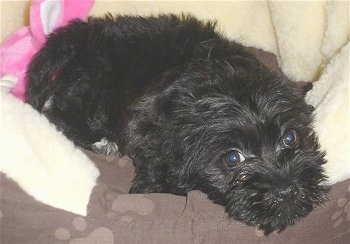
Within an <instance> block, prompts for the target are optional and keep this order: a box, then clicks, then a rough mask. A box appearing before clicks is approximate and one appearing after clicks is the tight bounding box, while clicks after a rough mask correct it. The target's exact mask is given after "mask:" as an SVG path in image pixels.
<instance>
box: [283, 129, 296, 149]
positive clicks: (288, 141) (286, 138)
mask: <svg viewBox="0 0 350 244" xmlns="http://www.w3.org/2000/svg"><path fill="white" fill-rule="evenodd" d="M282 142H283V145H284V146H285V147H288V148H295V147H297V146H299V136H298V134H297V133H296V132H295V131H294V130H290V131H287V132H286V133H284V135H283V138H282Z"/></svg>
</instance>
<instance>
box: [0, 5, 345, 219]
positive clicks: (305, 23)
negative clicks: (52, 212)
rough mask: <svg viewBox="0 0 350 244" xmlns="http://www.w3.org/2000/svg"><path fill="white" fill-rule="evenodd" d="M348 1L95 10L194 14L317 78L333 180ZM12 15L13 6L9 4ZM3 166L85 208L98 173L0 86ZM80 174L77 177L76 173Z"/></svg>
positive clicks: (43, 194) (299, 75) (319, 116)
mask: <svg viewBox="0 0 350 244" xmlns="http://www.w3.org/2000/svg"><path fill="white" fill-rule="evenodd" d="M348 8H349V3H348V2H326V1H317V2H274V1H271V2H270V1H269V2H267V1H258V2H256V1H254V2H242V1H239V2H229V1H227V2H203V1H194V2H190V1H189V2H161V1H156V2H132V1H131V2H125V1H122V2H121V1H109V2H108V4H107V3H106V1H105V0H97V1H96V3H95V5H94V8H93V11H92V14H96V15H103V14H104V13H105V12H107V11H112V10H115V11H114V12H116V13H117V12H118V13H122V14H130V13H132V14H150V13H159V12H166V13H169V12H173V13H174V12H175V13H180V12H183V11H186V12H192V13H194V14H195V15H197V16H198V17H200V18H205V19H208V18H209V19H218V22H219V26H220V28H221V30H222V31H223V32H225V33H226V34H228V36H229V37H232V38H235V39H237V40H239V41H241V42H242V43H243V44H245V45H249V46H254V47H257V48H261V49H264V50H266V51H270V52H273V53H275V54H276V56H277V58H278V61H279V64H280V65H281V67H282V69H283V71H284V72H286V73H287V74H288V75H290V76H291V77H293V78H294V79H298V80H304V81H314V85H315V86H314V88H313V90H312V91H311V92H309V93H308V96H307V99H308V101H309V103H310V104H312V105H314V106H315V107H316V129H317V131H318V133H319V135H320V141H321V145H322V147H323V148H324V149H325V150H326V151H327V159H328V164H327V165H326V170H327V173H328V174H329V175H330V182H331V183H335V182H337V181H340V180H343V179H345V178H348V177H350V162H349V160H350V159H349V158H350V157H349V152H350V149H349V126H348V125H349V122H350V121H349V44H347V43H348V42H349V30H350V28H349V27H350V26H349V13H348V12H347V10H348ZM12 11H13V12H14V13H15V12H16V9H13V10H12ZM1 95H2V98H1V100H2V104H1V108H2V110H1V113H2V118H3V120H2V123H1V137H2V141H1V143H2V144H1V149H2V152H1V158H0V160H1V161H0V170H1V171H3V172H5V173H6V174H7V175H8V176H9V177H11V178H12V179H14V180H15V181H17V182H18V183H19V185H20V186H21V187H22V188H23V189H24V190H25V191H26V192H27V193H29V194H30V195H32V196H34V197H35V198H36V199H38V200H40V201H43V202H44V203H46V204H49V205H52V206H55V207H57V208H62V209H65V210H69V211H73V212H76V213H80V214H85V213H86V205H87V203H88V200H89V195H90V193H91V189H92V187H93V186H94V185H95V183H96V178H97V176H98V171H97V170H96V168H95V167H94V165H93V164H92V163H91V162H90V161H89V160H88V158H87V157H86V156H85V155H84V154H83V153H81V152H80V151H79V150H78V149H75V148H74V146H73V144H72V143H71V142H69V141H68V140H67V139H66V138H65V137H64V136H62V135H61V134H59V133H58V132H57V131H56V130H55V128H54V127H53V125H50V124H49V123H48V121H47V120H46V119H45V118H44V117H43V116H40V115H39V114H38V113H37V112H36V111H34V110H33V109H31V108H30V107H29V106H28V105H24V104H22V103H21V102H19V101H17V100H16V99H14V98H13V97H11V96H10V95H8V94H7V92H4V91H2V93H1ZM76 175H79V177H76Z"/></svg>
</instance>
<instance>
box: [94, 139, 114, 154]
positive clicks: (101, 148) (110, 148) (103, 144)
mask: <svg viewBox="0 0 350 244" xmlns="http://www.w3.org/2000/svg"><path fill="white" fill-rule="evenodd" d="M91 148H92V150H93V151H94V152H95V153H103V154H106V155H116V156H120V152H119V149H118V145H117V143H115V142H110V141H108V139H107V138H105V137H104V138H102V139H101V141H99V142H95V143H94V144H92V146H91Z"/></svg>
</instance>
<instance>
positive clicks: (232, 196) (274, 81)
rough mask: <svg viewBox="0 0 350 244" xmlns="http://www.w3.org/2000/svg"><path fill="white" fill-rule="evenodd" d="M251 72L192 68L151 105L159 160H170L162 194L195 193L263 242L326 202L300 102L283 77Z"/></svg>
mask: <svg viewBox="0 0 350 244" xmlns="http://www.w3.org/2000/svg"><path fill="white" fill-rule="evenodd" d="M253 68H254V69H250V70H246V69H241V68H240V67H239V66H238V67H232V66H231V65H228V64H227V63H214V64H213V63H211V64H208V63H206V62H203V63H200V64H195V65H192V66H191V67H190V68H188V69H187V70H186V71H185V72H183V73H182V74H181V75H180V77H177V78H176V79H177V82H175V83H174V84H173V85H172V86H170V87H168V88H167V89H165V90H164V92H163V93H162V94H161V95H160V96H158V98H156V99H155V104H156V107H157V111H158V112H157V116H158V122H157V123H167V124H166V125H164V124H163V127H167V128H168V129H167V130H164V128H162V131H166V132H164V135H162V140H163V141H162V142H161V143H162V146H163V149H164V150H165V151H166V152H165V151H164V152H162V153H167V155H172V154H173V155H174V157H175V158H176V159H174V160H172V161H173V162H174V163H172V165H170V166H169V168H168V169H166V170H165V171H166V172H167V174H168V176H167V177H168V178H167V179H166V180H165V181H166V182H167V184H168V185H169V189H168V190H169V191H172V190H171V189H175V188H176V187H178V188H186V189H185V190H188V189H198V190H201V191H203V192H205V193H207V194H208V197H209V198H210V199H211V200H213V201H214V202H216V203H219V204H222V205H223V206H225V208H226V211H227V212H228V214H229V216H230V217H232V218H233V219H236V220H240V221H243V222H245V223H247V224H249V225H255V226H258V227H259V228H261V229H263V230H264V231H265V233H267V234H268V233H270V232H272V231H274V230H277V231H281V230H283V229H284V228H285V227H286V226H287V225H290V224H294V223H295V222H296V220H297V219H298V218H299V217H303V216H306V215H307V214H308V213H309V212H310V211H311V210H312V209H313V207H314V206H315V205H317V204H320V203H322V202H323V201H324V200H325V199H326V193H327V187H325V186H323V185H322V184H324V181H325V179H326V176H325V175H324V170H323V168H322V165H323V164H324V163H325V159H324V153H322V152H320V151H319V144H318V140H317V136H316V134H315V132H314V130H313V128H312V126H313V124H312V123H313V116H312V112H313V108H312V107H311V106H309V105H307V104H306V103H305V101H304V94H303V93H302V92H301V91H300V90H299V89H297V88H296V87H295V85H293V83H292V82H291V81H289V80H288V79H287V78H286V77H285V76H283V75H276V74H272V73H270V72H269V71H267V70H266V69H265V68H264V67H263V66H259V65H256V66H254V67H253ZM169 141H171V142H170V143H168V142H169ZM167 145H171V146H169V147H168V148H167ZM166 148H167V149H166ZM169 157H171V156H169ZM180 161H181V162H180ZM172 179H173V180H172ZM176 191H178V192H181V190H174V192H176Z"/></svg>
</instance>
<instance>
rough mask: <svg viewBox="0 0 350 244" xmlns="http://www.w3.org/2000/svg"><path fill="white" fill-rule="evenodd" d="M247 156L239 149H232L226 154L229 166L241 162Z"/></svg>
mask: <svg viewBox="0 0 350 244" xmlns="http://www.w3.org/2000/svg"><path fill="white" fill-rule="evenodd" d="M244 160H245V157H244V156H243V155H242V154H241V153H240V152H239V151H238V150H231V151H229V152H228V153H227V154H226V158H225V162H226V163H227V165H228V166H232V165H234V164H238V163H241V162H243V161H244Z"/></svg>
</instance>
